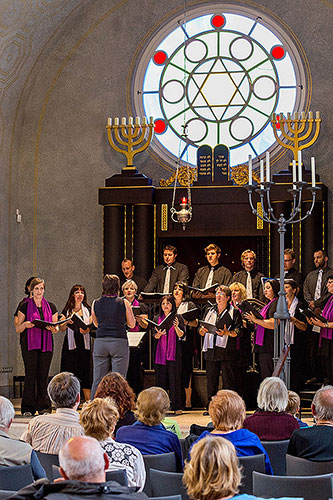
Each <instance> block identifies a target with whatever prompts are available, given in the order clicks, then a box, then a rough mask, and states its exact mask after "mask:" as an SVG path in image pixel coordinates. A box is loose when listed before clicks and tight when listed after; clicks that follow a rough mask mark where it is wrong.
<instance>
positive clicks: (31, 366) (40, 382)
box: [21, 344, 53, 414]
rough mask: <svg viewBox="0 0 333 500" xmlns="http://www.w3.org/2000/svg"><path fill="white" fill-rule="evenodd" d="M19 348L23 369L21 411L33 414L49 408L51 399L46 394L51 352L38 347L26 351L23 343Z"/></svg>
mask: <svg viewBox="0 0 333 500" xmlns="http://www.w3.org/2000/svg"><path fill="white" fill-rule="evenodd" d="M21 350H22V357H23V362H24V369H25V378H24V389H23V395H22V403H21V413H22V414H23V413H25V412H30V413H32V414H34V413H36V411H42V410H49V409H50V408H51V401H50V399H49V397H48V395H47V385H48V377H49V369H50V364H51V360H52V355H53V353H52V351H47V352H42V351H41V350H40V349H34V350H32V351H28V349H27V347H26V346H25V345H23V344H21Z"/></svg>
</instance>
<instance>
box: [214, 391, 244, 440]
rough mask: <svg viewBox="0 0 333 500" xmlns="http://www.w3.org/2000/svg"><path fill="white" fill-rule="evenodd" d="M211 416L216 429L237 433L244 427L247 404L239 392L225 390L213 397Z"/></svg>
mask: <svg viewBox="0 0 333 500" xmlns="http://www.w3.org/2000/svg"><path fill="white" fill-rule="evenodd" d="M208 411H209V415H210V417H211V419H212V421H213V425H214V429H217V430H221V431H235V430H237V429H240V428H241V427H242V426H243V422H244V420H245V417H246V409H245V403H244V401H243V399H242V398H241V397H240V396H239V394H237V392H234V391H229V390H227V389H223V390H221V391H218V392H217V393H216V396H213V398H212V400H211V402H210V404H209V409H208Z"/></svg>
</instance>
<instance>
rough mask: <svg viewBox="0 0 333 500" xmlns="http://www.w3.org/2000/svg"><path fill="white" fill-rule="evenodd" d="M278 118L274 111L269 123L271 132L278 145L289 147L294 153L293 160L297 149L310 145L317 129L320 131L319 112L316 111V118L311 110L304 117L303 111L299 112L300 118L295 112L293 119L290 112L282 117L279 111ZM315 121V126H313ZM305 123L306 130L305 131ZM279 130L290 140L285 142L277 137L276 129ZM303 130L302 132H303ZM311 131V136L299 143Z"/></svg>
mask: <svg viewBox="0 0 333 500" xmlns="http://www.w3.org/2000/svg"><path fill="white" fill-rule="evenodd" d="M278 116H279V119H277V116H276V114H275V113H273V115H272V120H271V124H272V127H273V132H274V136H275V139H276V141H277V142H278V143H279V144H280V146H282V147H284V148H286V149H290V150H291V151H292V152H293V154H294V160H295V161H296V160H297V155H298V152H299V151H302V150H303V149H305V148H308V147H310V146H312V144H313V143H314V142H315V141H316V140H317V139H318V135H319V131H320V122H321V118H320V113H319V111H317V112H316V118H315V119H314V118H313V112H312V111H310V112H309V117H308V118H307V117H306V114H305V112H304V111H302V112H301V118H299V114H298V113H297V112H296V113H295V114H294V119H292V118H291V114H290V113H287V118H285V117H284V115H283V113H280V114H279V115H278ZM314 123H315V127H314V126H313V125H314ZM306 125H307V130H306V131H305V128H306ZM279 129H280V130H281V133H282V137H283V138H284V139H285V140H286V141H289V142H291V144H290V143H286V142H284V141H282V139H281V138H280V137H279V135H278V133H277V131H278V130H279ZM303 132H304V134H303ZM312 133H313V136H312V138H311V139H310V140H309V142H307V143H306V144H301V143H302V142H304V141H305V140H306V139H308V138H309V137H310V136H311V134H312ZM301 134H303V135H301Z"/></svg>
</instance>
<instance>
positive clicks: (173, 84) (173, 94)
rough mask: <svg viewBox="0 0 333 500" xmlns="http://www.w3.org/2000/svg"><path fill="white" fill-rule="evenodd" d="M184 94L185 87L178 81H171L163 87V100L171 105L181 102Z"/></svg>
mask: <svg viewBox="0 0 333 500" xmlns="http://www.w3.org/2000/svg"><path fill="white" fill-rule="evenodd" d="M184 93H185V89H184V85H183V84H182V83H181V82H178V81H177V80H171V81H169V82H168V83H166V84H165V85H164V86H163V98H164V99H165V100H166V101H167V102H169V103H177V102H179V101H180V100H181V99H182V98H183V97H184Z"/></svg>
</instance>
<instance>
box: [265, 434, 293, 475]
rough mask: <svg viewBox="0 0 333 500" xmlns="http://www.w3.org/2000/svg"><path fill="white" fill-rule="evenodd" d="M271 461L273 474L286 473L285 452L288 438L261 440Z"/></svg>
mask: <svg viewBox="0 0 333 500" xmlns="http://www.w3.org/2000/svg"><path fill="white" fill-rule="evenodd" d="M261 444H262V445H263V447H264V448H265V450H266V451H267V453H268V456H269V459H270V461H271V465H272V469H273V474H274V475H276V476H285V475H286V454H287V449H288V445H289V439H284V440H282V441H261Z"/></svg>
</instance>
